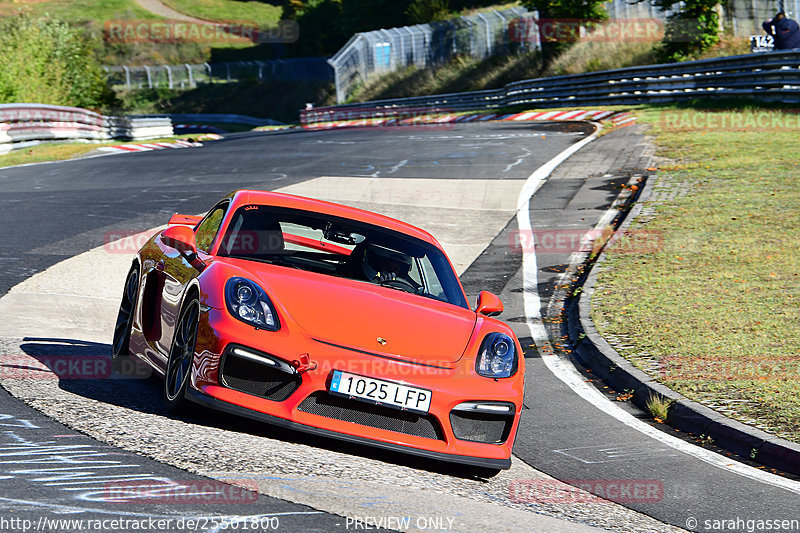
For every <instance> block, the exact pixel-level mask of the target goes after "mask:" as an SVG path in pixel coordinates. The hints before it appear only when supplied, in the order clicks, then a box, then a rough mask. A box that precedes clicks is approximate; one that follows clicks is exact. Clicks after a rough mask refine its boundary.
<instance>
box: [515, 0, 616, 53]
mask: <svg viewBox="0 0 800 533" xmlns="http://www.w3.org/2000/svg"><path fill="white" fill-rule="evenodd" d="M604 3H605V0H524V1H523V2H522V4H523V5H524V6H525V7H527V8H528V9H530V10H536V11H537V12H538V13H539V19H545V20H550V21H559V20H562V21H564V23H565V26H564V31H563V32H562V31H559V30H558V29H557V28H556V27H557V26H558V23H557V22H553V28H554V30H553V32H552V34H553V35H561V34H562V33H563V34H567V35H570V34H572V33H573V31H574V21H581V22H585V24H584V25H586V26H591V25H592V23H593V22H600V21H603V20H605V19H606V18H608V15H607V14H606V11H605V9H604V8H603V4H604ZM541 44H542V55H543V57H544V61H545V64H550V63H551V62H552V61H553V60H554V59H555V58H556V57H557V56H559V55H560V54H562V53H563V52H564V51H566V50H567V49H568V48H569V47H570V46H572V45H573V44H575V41H574V40H573V39H567V40H559V39H556V38H550V39H545V40H543V42H542V43H541Z"/></svg>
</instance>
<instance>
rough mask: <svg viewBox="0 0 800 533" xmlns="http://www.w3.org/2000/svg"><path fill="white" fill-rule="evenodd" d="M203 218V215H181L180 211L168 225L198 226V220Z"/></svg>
mask: <svg viewBox="0 0 800 533" xmlns="http://www.w3.org/2000/svg"><path fill="white" fill-rule="evenodd" d="M201 220H203V217H202V216H201V215H181V214H179V213H175V214H174V215H172V217H171V218H170V219H169V222H167V225H168V226H176V225H182V226H196V225H197V223H198V222H200V221H201Z"/></svg>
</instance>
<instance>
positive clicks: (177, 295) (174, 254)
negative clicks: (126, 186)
mask: <svg viewBox="0 0 800 533" xmlns="http://www.w3.org/2000/svg"><path fill="white" fill-rule="evenodd" d="M228 203H229V202H228V201H223V202H220V203H219V204H217V205H216V206H215V207H213V208H212V209H211V210H210V211H209V212H208V213H207V214H206V216H205V217H203V219H202V220H201V221H200V222H199V223H198V224H197V226H196V227H195V240H196V242H197V250H198V254H199V256H200V257H201V259H202V258H204V257H208V252H209V250H211V247H212V245H213V243H214V240H215V239H216V237H217V234H218V233H219V230H220V227H221V226H222V221H223V219H224V218H225V212H226V211H227V209H228ZM159 247H160V248H161V249H162V253H163V256H162V260H161V261H160V262H159V263H158V264H157V265H156V270H157V271H158V272H159V276H160V277H161V281H162V282H161V283H160V284H159V286H160V287H161V295H160V299H161V301H160V304H161V305H160V308H161V335H160V337H159V339H158V340H157V341H156V345H157V349H158V351H159V352H160V353H161V355H162V356H163V357H164V359H165V360H166V358H167V357H168V356H169V350H170V348H171V346H172V338H173V336H174V334H175V323H176V322H177V320H178V315H179V313H180V307H181V302H182V300H183V294H184V292H185V290H186V287H187V286H188V284H189V282H190V281H191V280H193V279H194V278H196V277H197V275H198V274H199V272H198V270H197V269H196V268H195V267H194V266H192V265H191V264H190V263H189V261H188V260H187V258H186V256H185V255H183V254H181V253H180V252H178V251H177V250H176V249H174V248H171V247H169V246H167V245H166V244H164V243H163V242H161V241H160V240H159Z"/></svg>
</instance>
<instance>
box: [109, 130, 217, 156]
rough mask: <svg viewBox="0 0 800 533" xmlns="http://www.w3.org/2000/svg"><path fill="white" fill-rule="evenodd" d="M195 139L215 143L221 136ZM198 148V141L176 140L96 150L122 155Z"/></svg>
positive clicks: (204, 135) (199, 143) (208, 135)
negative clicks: (168, 149)
mask: <svg viewBox="0 0 800 533" xmlns="http://www.w3.org/2000/svg"><path fill="white" fill-rule="evenodd" d="M197 138H198V139H199V140H203V141H216V140H218V139H222V135H217V134H216V133H204V134H202V135H199V136H198V137H197ZM198 146H203V143H201V142H198V141H194V142H192V141H185V140H183V139H176V140H174V141H172V142H157V143H128V144H117V145H114V146H101V147H99V148H98V150H100V151H102V152H109V153H112V154H123V153H126V152H149V151H151V150H165V149H167V148H170V149H173V150H174V149H178V148H195V147H198Z"/></svg>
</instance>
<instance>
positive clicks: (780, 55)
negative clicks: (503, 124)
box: [300, 51, 800, 124]
mask: <svg viewBox="0 0 800 533" xmlns="http://www.w3.org/2000/svg"><path fill="white" fill-rule="evenodd" d="M734 97H754V98H758V99H759V100H764V101H774V102H783V103H798V102H800V51H790V52H787V51H779V52H766V53H762V54H751V55H742V56H730V57H723V58H715V59H703V60H699V61H687V62H684V63H670V64H664V65H650V66H643V67H629V68H624V69H618V70H607V71H601V72H592V73H588V74H576V75H571V76H555V77H552V78H538V79H532V80H523V81H517V82H513V83H509V84H508V85H506V86H505V87H503V88H501V89H496V90H487V91H474V92H464V93H452V94H438V95H433V96H418V97H411V98H396V99H391V100H376V101H371V102H361V103H354V104H343V105H338V106H331V107H320V108H313V109H306V110H302V111H301V112H300V121H301V123H302V124H316V123H320V122H329V121H335V120H346V119H364V118H372V117H382V116H384V117H385V116H393V114H396V113H403V110H405V109H408V108H413V109H414V110H415V112H417V113H421V112H422V111H424V112H427V113H436V112H452V111H470V110H478V109H498V108H504V107H513V106H522V105H525V106H530V107H538V108H551V107H573V106H584V105H631V104H653V103H671V102H681V101H687V100H693V99H707V98H734Z"/></svg>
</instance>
